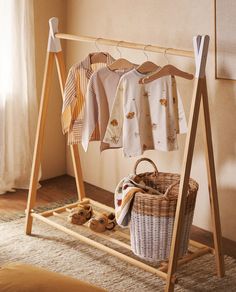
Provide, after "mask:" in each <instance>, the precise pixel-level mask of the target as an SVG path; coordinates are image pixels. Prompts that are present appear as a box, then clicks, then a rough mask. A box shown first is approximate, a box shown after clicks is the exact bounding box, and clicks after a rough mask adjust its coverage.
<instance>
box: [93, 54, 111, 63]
mask: <svg viewBox="0 0 236 292" xmlns="http://www.w3.org/2000/svg"><path fill="white" fill-rule="evenodd" d="M90 63H91V64H96V63H107V54H106V53H103V52H98V53H93V54H92V55H91V57H90Z"/></svg>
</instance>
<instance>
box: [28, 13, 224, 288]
mask: <svg viewBox="0 0 236 292" xmlns="http://www.w3.org/2000/svg"><path fill="white" fill-rule="evenodd" d="M49 27H50V29H49V39H48V49H47V58H46V67H45V73H44V81H43V88H42V96H41V102H40V111H39V118H38V126H37V133H36V140H35V149H34V156H33V165H32V173H31V181H30V189H29V195H28V203H27V209H26V230H25V231H26V234H28V235H30V234H31V231H32V223H33V219H34V218H36V219H39V220H41V221H43V222H45V223H47V224H49V225H51V226H53V227H55V228H57V229H59V230H61V231H64V232H66V233H67V234H70V235H72V236H73V237H75V238H77V239H79V240H81V241H82V242H84V243H87V244H89V245H90V246H93V247H95V248H98V249H100V250H102V251H105V252H107V253H109V254H111V255H113V256H116V257H118V258H119V259H121V260H124V261H126V262H128V263H130V264H132V265H134V266H136V267H139V268H141V269H144V270H145V271H148V272H151V273H153V274H155V275H157V276H159V277H161V278H162V279H164V280H165V281H166V288H165V291H169V292H170V291H174V285H175V283H176V282H177V277H176V270H177V266H179V265H182V264H184V263H186V262H189V261H190V260H192V259H195V258H197V257H199V256H202V255H204V254H206V253H209V252H211V253H213V254H214V255H215V260H216V270H217V275H218V276H219V277H223V276H224V259H223V254H222V243H221V240H222V238H221V226H220V216H219V205H218V195H217V185H216V175H215V164H214V155H213V146H212V134H211V124H210V115H209V104H208V95H207V82H206V77H205V67H206V61H207V53H208V45H209V36H207V35H203V36H200V35H199V36H196V37H194V38H193V47H194V51H193V52H191V51H185V50H179V49H172V48H164V47H160V46H154V45H148V46H146V49H145V50H146V51H150V52H157V53H165V52H168V54H171V55H177V56H184V57H190V58H195V65H196V73H195V78H194V85H193V94H192V103H191V109H190V115H189V122H188V133H187V137H186V144H185V150H184V156H183V165H182V171H181V181H180V188H179V197H178V202H177V209H176V216H175V222H174V230H173V236H172V243H171V250H170V257H169V261H168V263H166V262H163V263H162V264H161V265H160V267H158V268H153V267H151V266H149V265H148V264H144V263H143V262H141V261H139V260H137V259H134V258H132V257H130V256H127V255H124V254H122V253H120V252H118V251H116V250H115V249H113V248H110V247H107V246H106V245H103V244H101V243H98V242H96V241H95V240H92V239H90V238H87V237H85V236H83V235H81V234H79V233H77V232H75V231H72V230H70V229H69V228H67V227H65V226H63V225H62V224H59V223H56V222H54V221H52V220H50V219H49V217H50V216H58V217H60V216H62V214H60V213H62V212H65V211H68V209H70V208H72V207H75V206H76V205H77V204H78V202H80V203H81V204H83V203H90V204H92V205H93V206H95V207H99V208H101V209H103V210H105V211H108V212H111V211H113V212H114V209H113V208H110V207H108V206H106V205H103V204H101V203H99V202H96V201H94V200H91V199H89V198H86V196H85V191H84V183H83V176H82V169H81V163H80V157H79V151H78V145H71V146H70V149H71V154H72V160H73V166H74V170H75V179H76V186H77V191H78V202H76V203H74V204H70V205H66V206H63V207H61V208H57V209H53V210H50V211H46V212H42V213H36V212H34V210H33V209H34V207H35V201H36V194H37V183H38V177H39V169H40V161H41V154H42V147H43V141H44V130H45V122H46V115H47V108H48V100H49V97H50V86H51V83H52V72H53V63H54V60H55V61H56V65H57V71H58V75H59V82H60V87H61V93H62V94H63V90H64V86H65V81H66V70H65V64H64V59H63V52H62V49H61V44H60V39H66V40H73V41H80V42H95V41H98V40H99V43H101V44H105V45H109V46H117V43H119V46H120V47H125V48H132V49H137V50H143V48H144V47H145V44H138V43H132V42H126V41H122V42H121V41H119V42H118V41H116V40H110V39H104V38H99V39H98V38H94V37H87V36H86V37H85V36H74V35H69V34H62V33H58V19H57V18H51V19H50V20H49ZM201 101H202V106H203V117H204V118H203V127H204V140H205V157H206V165H207V174H208V187H209V195H210V204H211V216H212V222H213V235H214V248H210V247H208V246H206V245H204V244H201V243H199V242H196V241H193V240H190V244H191V245H193V246H194V247H196V248H197V249H196V252H194V253H190V254H187V255H186V256H184V257H183V258H180V259H178V256H177V255H178V250H179V245H180V239H181V234H182V227H183V218H184V210H185V205H186V197H187V188H188V182H189V177H190V170H191V165H192V158H193V150H194V144H195V138H196V130H197V124H198V117H199V111H200V103H201ZM84 228H85V227H84ZM91 232H92V233H93V231H91ZM115 233H116V234H117V235H119V236H120V237H122V238H126V239H129V235H127V234H125V233H123V232H122V231H119V230H117V231H115ZM93 234H94V233H93ZM96 235H97V236H98V237H100V238H103V239H104V240H106V241H108V242H112V243H113V244H114V245H117V246H120V247H123V248H126V249H128V250H130V245H128V244H126V243H124V242H122V241H119V240H118V239H115V238H113V237H112V235H110V234H109V235H107V234H106V233H102V234H101V233H96Z"/></svg>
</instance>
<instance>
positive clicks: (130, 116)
mask: <svg viewBox="0 0 236 292" xmlns="http://www.w3.org/2000/svg"><path fill="white" fill-rule="evenodd" d="M134 115H135V112H129V113H128V114H127V115H126V118H127V119H129V120H131V119H133V118H134Z"/></svg>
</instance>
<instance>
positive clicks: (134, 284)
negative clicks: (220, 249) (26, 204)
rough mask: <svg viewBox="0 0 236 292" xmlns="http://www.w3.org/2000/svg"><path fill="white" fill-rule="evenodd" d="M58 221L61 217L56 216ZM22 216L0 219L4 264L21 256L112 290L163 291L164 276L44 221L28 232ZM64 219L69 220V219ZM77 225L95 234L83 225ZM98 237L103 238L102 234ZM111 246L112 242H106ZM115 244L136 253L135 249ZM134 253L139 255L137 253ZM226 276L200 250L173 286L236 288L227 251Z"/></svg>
mask: <svg viewBox="0 0 236 292" xmlns="http://www.w3.org/2000/svg"><path fill="white" fill-rule="evenodd" d="M53 220H55V221H57V222H58V221H60V220H61V219H60V218H55V219H53ZM24 224H25V220H24V219H18V220H15V221H11V222H4V223H1V224H0V234H1V240H0V264H1V265H2V264H3V263H6V262H13V261H14V262H23V263H28V264H33V265H36V266H39V267H43V268H46V269H48V270H51V271H55V272H59V273H62V274H65V275H69V276H72V277H75V278H78V279H81V280H84V281H87V282H90V283H92V284H95V285H98V286H100V287H103V288H105V289H107V290H108V291H113V292H122V291H135V292H152V291H155V292H156V291H163V289H164V284H165V282H164V281H162V280H161V279H160V278H158V277H156V276H154V275H153V274H151V273H148V272H145V271H143V270H141V269H139V268H136V267H134V266H132V265H130V264H127V263H125V262H123V261H121V260H119V259H117V258H115V257H113V256H110V255H107V254H106V253H105V252H102V251H100V250H98V249H95V248H92V247H90V246H88V245H86V244H84V243H82V242H80V241H78V240H75V239H73V238H72V237H71V236H69V235H67V234H65V233H63V232H61V231H59V230H56V229H54V228H52V227H50V226H48V225H46V224H45V223H43V222H40V221H36V220H34V225H33V235H32V236H26V235H25V234H24ZM66 225H70V224H69V223H66ZM73 229H75V230H77V229H79V230H80V232H81V233H83V234H84V235H85V236H87V237H90V238H93V237H94V235H90V234H89V232H88V231H86V229H85V228H82V227H77V226H76V227H73ZM98 241H99V242H103V243H104V241H103V240H101V239H99V240H98ZM107 245H108V246H111V243H109V244H107ZM117 250H119V251H121V252H123V253H126V254H128V255H132V253H131V252H129V251H127V250H123V249H122V248H117ZM134 257H135V256H134ZM225 264H226V276H225V277H224V278H222V279H219V278H218V277H217V276H215V261H214V256H213V255H211V254H209V255H205V256H202V257H200V258H198V259H195V260H193V261H192V262H190V263H188V264H186V265H184V266H182V267H180V268H179V270H178V278H179V283H178V284H177V285H176V286H175V291H199V292H204V291H208V292H209V291H225V292H230V291H232V292H233V291H236V260H235V259H233V258H231V257H228V256H226V257H225Z"/></svg>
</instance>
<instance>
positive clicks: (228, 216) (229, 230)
mask: <svg viewBox="0 0 236 292" xmlns="http://www.w3.org/2000/svg"><path fill="white" fill-rule="evenodd" d="M218 193H219V204H220V215H221V216H220V218H221V228H222V232H223V236H224V237H226V238H229V239H231V240H234V241H236V224H235V219H236V218H235V217H236V215H235V206H236V189H235V188H234V189H231V188H219V189H218ZM231 206H232V207H231Z"/></svg>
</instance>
